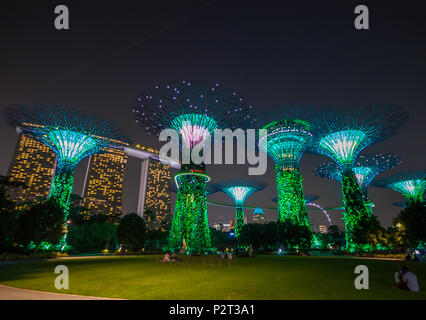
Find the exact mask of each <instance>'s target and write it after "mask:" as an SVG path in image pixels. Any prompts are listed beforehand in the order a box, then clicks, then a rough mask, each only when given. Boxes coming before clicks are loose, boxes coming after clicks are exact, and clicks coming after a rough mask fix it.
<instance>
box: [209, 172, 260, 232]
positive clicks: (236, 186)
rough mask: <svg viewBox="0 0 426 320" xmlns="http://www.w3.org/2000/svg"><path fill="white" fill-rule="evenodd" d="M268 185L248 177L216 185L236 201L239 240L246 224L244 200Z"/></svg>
mask: <svg viewBox="0 0 426 320" xmlns="http://www.w3.org/2000/svg"><path fill="white" fill-rule="evenodd" d="M266 185H267V184H266V183H262V182H258V181H254V180H248V179H244V180H233V181H227V182H223V183H219V184H215V185H214V188H216V189H217V190H221V191H222V192H224V193H226V194H227V195H228V196H230V197H231V198H232V199H234V201H235V231H234V234H235V238H237V240H238V237H239V235H240V231H241V228H242V227H243V225H244V201H245V200H246V199H247V197H248V196H250V195H251V194H253V193H255V192H257V191H260V190H263V189H265V187H266Z"/></svg>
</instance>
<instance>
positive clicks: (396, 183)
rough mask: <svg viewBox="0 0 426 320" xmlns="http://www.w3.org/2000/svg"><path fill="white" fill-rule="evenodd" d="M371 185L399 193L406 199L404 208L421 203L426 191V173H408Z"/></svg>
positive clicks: (386, 178) (377, 181) (380, 180)
mask: <svg viewBox="0 0 426 320" xmlns="http://www.w3.org/2000/svg"><path fill="white" fill-rule="evenodd" d="M373 185H374V186H376V187H381V188H388V189H392V190H394V191H397V192H400V193H401V194H402V195H403V196H404V197H406V198H407V199H408V202H407V203H406V204H405V206H411V205H412V204H414V203H417V202H420V203H423V201H424V200H423V196H424V193H425V189H426V171H409V172H405V173H402V174H396V175H392V176H389V177H385V178H382V179H379V180H376V181H374V183H373ZM399 204H401V203H399Z"/></svg>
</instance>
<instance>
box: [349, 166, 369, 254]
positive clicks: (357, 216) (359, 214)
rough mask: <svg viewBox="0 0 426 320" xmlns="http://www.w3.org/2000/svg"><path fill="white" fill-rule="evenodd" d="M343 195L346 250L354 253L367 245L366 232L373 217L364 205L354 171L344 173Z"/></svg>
mask: <svg viewBox="0 0 426 320" xmlns="http://www.w3.org/2000/svg"><path fill="white" fill-rule="evenodd" d="M342 194H343V203H344V205H345V211H344V220H345V228H346V249H347V250H350V251H353V250H356V249H357V247H358V246H359V245H363V244H367V243H368V239H367V238H366V237H365V230H364V229H363V228H365V227H368V226H369V223H371V215H370V213H369V212H368V210H367V208H366V206H365V205H364V200H363V195H362V192H361V188H360V186H359V184H358V182H357V179H356V177H355V175H354V173H353V171H352V169H346V170H345V171H344V172H343V173H342Z"/></svg>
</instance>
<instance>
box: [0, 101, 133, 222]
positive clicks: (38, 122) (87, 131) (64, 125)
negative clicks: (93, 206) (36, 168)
mask: <svg viewBox="0 0 426 320" xmlns="http://www.w3.org/2000/svg"><path fill="white" fill-rule="evenodd" d="M4 116H5V117H6V119H7V121H8V123H9V124H10V125H11V126H12V127H14V128H18V129H19V130H20V131H22V132H23V133H25V134H27V135H30V136H32V137H33V138H35V139H36V140H38V141H40V142H42V143H44V144H46V145H47V146H49V147H50V148H51V149H52V150H53V152H54V153H55V155H56V158H57V165H56V171H55V175H54V178H53V181H52V186H51V190H50V195H49V197H53V198H55V199H57V200H58V201H59V204H60V205H61V206H62V208H63V209H64V211H65V213H66V214H65V216H66V217H67V214H68V210H69V204H70V203H69V201H70V195H71V191H72V187H73V182H74V170H75V168H76V166H77V164H78V163H79V162H80V161H81V160H82V159H83V158H85V157H87V156H89V155H91V154H94V153H101V152H104V150H105V149H106V148H107V147H120V146H121V145H123V144H125V143H127V141H128V139H127V137H125V136H124V135H123V134H122V133H121V131H120V130H119V128H118V127H117V126H115V125H113V124H111V123H109V122H107V121H104V120H101V119H99V118H97V117H93V116H90V115H88V114H87V113H85V112H83V111H76V110H75V109H71V108H66V107H60V106H39V105H36V106H25V105H17V106H13V107H10V108H7V109H6V110H5V111H4Z"/></svg>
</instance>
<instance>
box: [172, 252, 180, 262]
mask: <svg viewBox="0 0 426 320" xmlns="http://www.w3.org/2000/svg"><path fill="white" fill-rule="evenodd" d="M171 261H172V262H176V261H180V259H179V258H178V257H177V254H176V252H175V251H173V253H172V260H171Z"/></svg>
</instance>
